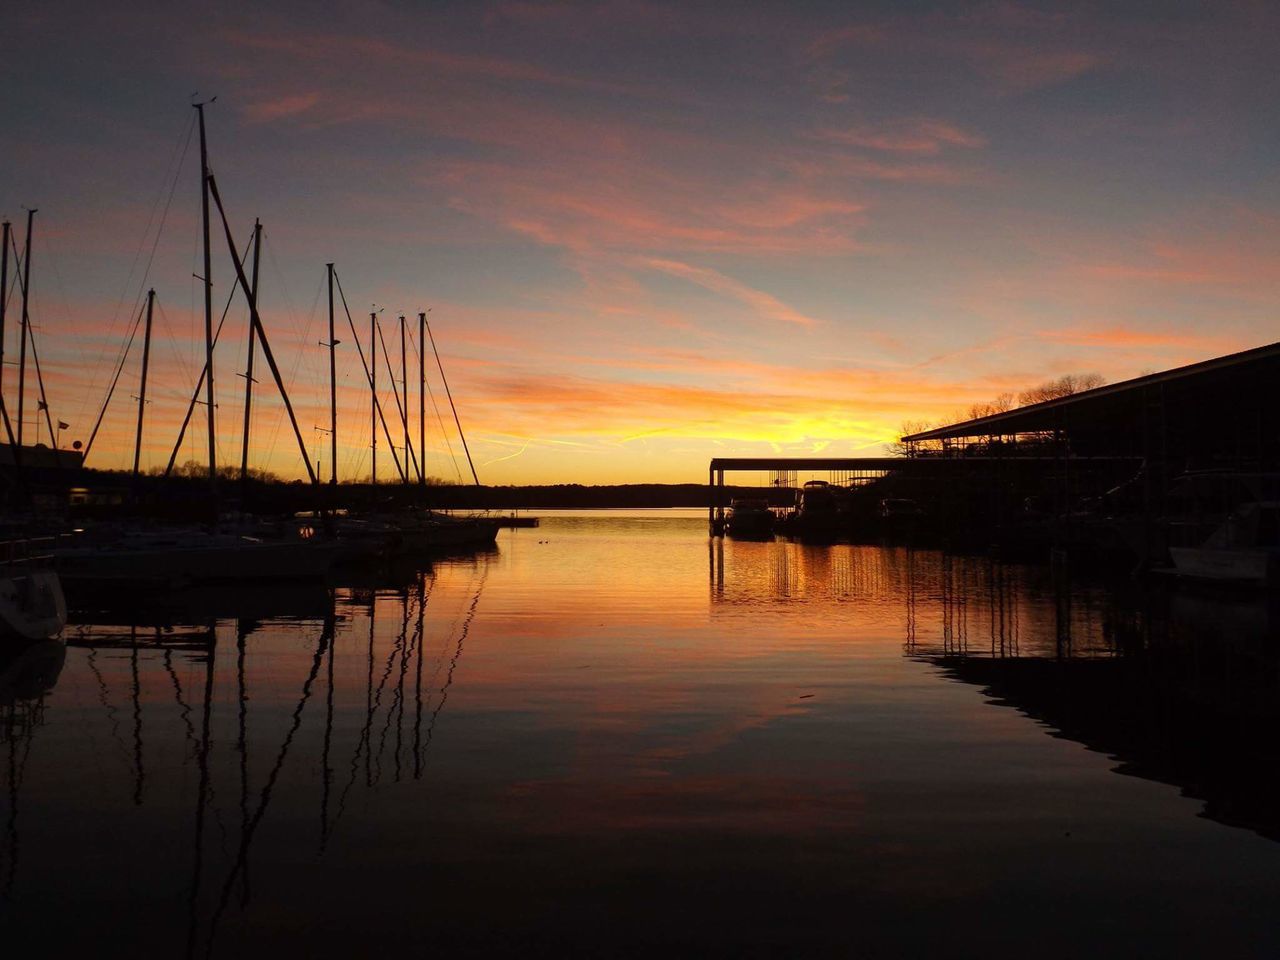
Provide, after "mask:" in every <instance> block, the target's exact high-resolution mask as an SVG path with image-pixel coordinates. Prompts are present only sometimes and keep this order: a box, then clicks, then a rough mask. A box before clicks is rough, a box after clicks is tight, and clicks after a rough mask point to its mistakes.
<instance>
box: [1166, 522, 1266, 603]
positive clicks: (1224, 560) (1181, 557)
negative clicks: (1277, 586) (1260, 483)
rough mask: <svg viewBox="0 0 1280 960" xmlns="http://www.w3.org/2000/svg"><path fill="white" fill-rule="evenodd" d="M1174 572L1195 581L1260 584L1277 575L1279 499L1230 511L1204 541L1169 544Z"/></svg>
mask: <svg viewBox="0 0 1280 960" xmlns="http://www.w3.org/2000/svg"><path fill="white" fill-rule="evenodd" d="M1169 554H1170V556H1172V558H1173V565H1174V573H1176V574H1177V575H1178V576H1180V577H1190V578H1193V579H1196V580H1217V581H1222V582H1234V583H1251V584H1263V583H1267V582H1269V581H1272V582H1274V581H1275V580H1276V578H1277V577H1280V501H1263V502H1254V503H1246V504H1243V505H1241V506H1239V507H1237V508H1236V509H1235V510H1233V511H1232V512H1231V513H1230V514H1229V515H1228V516H1227V518H1226V519H1225V520H1224V521H1223V522H1222V523H1221V524H1220V525H1219V526H1218V527H1217V529H1215V530H1214V531H1213V532H1212V533H1211V534H1210V535H1209V536H1208V537H1207V538H1206V539H1205V540H1204V542H1203V543H1201V544H1199V545H1197V546H1171V547H1170V548H1169Z"/></svg>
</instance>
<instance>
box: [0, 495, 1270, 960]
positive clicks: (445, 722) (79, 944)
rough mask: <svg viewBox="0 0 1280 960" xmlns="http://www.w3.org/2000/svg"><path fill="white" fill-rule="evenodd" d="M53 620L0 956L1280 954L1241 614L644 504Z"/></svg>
mask: <svg viewBox="0 0 1280 960" xmlns="http://www.w3.org/2000/svg"><path fill="white" fill-rule="evenodd" d="M330 610H331V612H332V619H328V618H327V617H326V614H327V613H328V612H329V611H330ZM78 619H80V620H88V621H93V622H82V623H79V624H77V625H74V626H71V627H69V628H68V629H67V631H66V635H65V639H66V640H67V645H66V648H65V663H61V669H60V672H59V669H58V667H59V664H60V661H61V657H62V655H63V648H62V647H61V645H58V644H53V645H45V646H37V647H35V648H32V649H30V650H27V651H25V652H23V653H21V654H19V653H17V652H16V651H13V650H9V651H7V652H5V653H4V654H3V657H0V660H2V662H3V664H4V666H3V668H2V669H3V670H4V675H5V678H6V679H5V680H4V681H0V684H3V685H5V686H7V687H8V689H7V690H4V691H2V692H0V702H2V703H4V704H5V705H4V706H3V707H2V708H0V710H3V713H0V782H2V783H3V784H4V787H5V789H4V791H3V795H2V796H0V814H2V816H0V829H2V830H3V833H2V834H0V904H2V906H0V910H3V914H0V917H2V919H0V925H3V932H4V936H3V940H2V942H4V943H5V944H6V947H14V948H16V947H17V946H19V945H23V944H24V943H26V942H27V941H28V940H29V942H30V944H31V945H37V944H38V945H40V947H41V949H42V950H43V951H44V952H46V953H48V952H49V951H50V950H52V951H53V952H54V953H58V954H61V953H70V952H71V951H72V950H83V951H90V953H88V954H86V955H102V954H104V953H106V954H113V953H130V952H132V953H133V954H134V955H141V954H139V953H138V951H139V950H145V951H148V953H147V954H146V955H155V956H184V955H193V956H207V955H214V956H239V955H246V954H247V955H258V954H265V953H266V952H268V951H273V952H276V953H278V954H279V955H281V956H284V955H297V956H366V955H374V954H375V953H377V952H381V951H384V950H388V949H397V948H404V949H406V950H408V951H412V955H421V954H426V953H429V952H431V951H446V952H451V953H455V954H457V953H462V954H476V955H492V954H495V953H519V954H521V955H528V954H543V953H545V954H555V955H573V954H606V955H612V954H635V955H653V954H656V953H659V952H663V953H668V954H680V955H698V956H706V955H722V954H723V955H734V956H756V955H760V956H765V955H776V956H797V955H823V956H830V955H855V954H856V955H859V956H866V955H879V956H884V955H920V954H923V953H924V952H925V951H926V950H928V951H931V952H933V953H935V954H937V955H945V956H957V955H975V956H976V955H984V956H990V955H992V954H993V952H996V951H998V952H1000V953H1006V952H1010V953H1011V952H1013V951H1014V950H1019V951H1024V952H1026V953H1028V954H1033V955H1036V956H1080V955H1084V954H1086V953H1089V954H1092V955H1096V956H1126V957H1133V956H1156V955H1168V954H1177V955H1182V956H1187V955H1209V954H1210V953H1212V954H1214V955H1217V956H1275V955H1276V954H1277V952H1278V951H1280V915H1278V914H1277V911H1276V910H1275V904H1276V902H1277V896H1278V895H1280V845H1277V844H1276V843H1275V842H1274V841H1273V840H1271V839H1268V837H1270V836H1275V835H1280V833H1278V832H1277V830H1276V828H1275V823H1276V817H1277V815H1276V814H1275V813H1274V812H1272V809H1271V808H1272V806H1273V805H1274V803H1273V801H1274V799H1275V798H1276V796H1277V794H1276V792H1275V790H1274V783H1273V780H1272V778H1273V774H1272V773H1271V770H1272V769H1273V766H1272V765H1271V764H1274V760H1275V759H1276V758H1275V754H1274V748H1273V747H1271V745H1270V742H1269V738H1268V737H1266V736H1265V733H1266V732H1272V733H1273V732H1274V731H1275V729H1276V727H1275V726H1274V725H1271V726H1269V728H1266V729H1265V730H1264V727H1266V725H1267V724H1270V722H1271V720H1272V719H1273V718H1274V717H1275V714H1276V708H1275V701H1276V697H1275V684H1276V678H1277V676H1280V667H1278V666H1277V662H1276V660H1275V656H1274V652H1275V631H1274V626H1273V625H1274V623H1275V619H1276V618H1275V614H1274V611H1272V610H1271V609H1269V608H1268V607H1267V606H1266V605H1265V604H1258V603H1255V602H1253V601H1249V600H1247V599H1243V600H1242V599H1236V598H1220V597H1196V596H1183V595H1174V596H1172V597H1157V598H1155V599H1154V600H1153V599H1152V598H1151V597H1150V596H1135V595H1127V594H1126V595H1117V594H1116V593H1115V592H1114V591H1106V590H1103V589H1101V588H1098V587H1082V586H1076V587H1073V588H1071V589H1070V590H1063V589H1061V585H1060V584H1059V588H1058V589H1056V590H1055V582H1054V580H1053V578H1052V577H1051V576H1050V574H1049V572H1048V571H1047V570H1036V569H1029V568H1020V567H1014V566H1000V565H994V564H991V563H989V562H988V561H986V560H984V559H960V558H947V557H944V556H942V555H940V554H938V553H935V552H924V551H908V550H906V549H905V548H880V547H859V546H834V547H828V546H820V547H805V546H801V545H798V544H791V543H785V542H776V543H740V542H733V541H728V542H723V543H722V542H715V543H709V542H708V539H707V536H706V530H705V517H704V516H703V515H701V514H699V513H697V512H687V513H680V512H670V511H665V512H654V513H652V514H650V515H647V516H643V517H640V516H624V515H610V514H602V513H595V514H591V515H576V516H575V515H556V516H548V517H547V519H545V520H544V523H543V525H542V527H541V528H538V529H532V530H516V531H506V532H504V533H503V534H502V536H501V537H500V538H499V545H498V550H497V551H496V552H494V553H492V554H490V555H485V556H480V557H477V558H471V559H466V560H461V561H452V562H443V563H437V564H436V565H434V567H433V568H432V569H430V570H429V571H427V572H426V573H425V574H422V575H420V576H414V577H412V578H405V579H404V580H403V582H399V583H397V582H395V580H394V579H389V580H388V581H387V582H385V583H382V584H379V583H377V582H374V581H371V582H369V583H366V584H360V585H355V586H344V587H339V588H337V589H336V590H335V592H334V598H333V605H332V607H329V599H328V596H327V595H326V594H325V592H324V591H310V590H305V589H293V590H286V591H275V590H273V591H259V592H256V593H255V592H241V593H239V594H236V595H230V596H228V595H221V594H213V593H210V594H207V595H203V596H194V597H188V598H186V599H185V600H184V602H183V604H182V605H177V604H175V605H174V606H173V608H172V609H170V610H168V611H160V613H159V614H158V615H156V616H148V617H146V618H142V617H132V618H131V617H130V616H128V615H125V616H121V615H119V614H114V615H106V614H98V615H92V616H87V617H85V616H81V617H79V618H78ZM130 619H139V620H143V621H145V622H141V623H138V624H132V623H130V622H129V621H130ZM32 673H34V674H35V675H36V676H37V679H36V680H34V681H29V682H27V683H26V688H23V681H22V680H21V679H15V678H20V677H21V676H22V675H24V674H32ZM41 674H43V675H45V676H46V677H47V678H48V680H47V681H45V682H44V683H43V684H42V683H41V682H40V681H39V679H38V677H39V676H40V675H41ZM15 683H17V684H18V685H19V689H17V690H15V689H14V687H13V684H15ZM42 689H43V690H46V691H47V692H45V693H44V695H43V696H38V695H39V694H40V692H41V690H42ZM15 696H16V697H17V699H16V702H15V699H14V698H15ZM1241 730H1244V731H1245V734H1242V733H1241ZM1249 730H1257V731H1259V733H1260V734H1262V735H1260V736H1259V737H1258V738H1257V742H1254V741H1252V740H1250V739H1249V737H1248V735H1247V732H1248V731H1249ZM1242 736H1243V738H1244V739H1243V741H1242V740H1241V737H1242ZM1122 774H1137V775H1136V776H1135V775H1122ZM15 955H17V954H16V953H15ZM406 955H408V954H406Z"/></svg>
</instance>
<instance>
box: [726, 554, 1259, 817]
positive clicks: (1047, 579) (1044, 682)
mask: <svg viewBox="0 0 1280 960" xmlns="http://www.w3.org/2000/svg"><path fill="white" fill-rule="evenodd" d="M712 551H713V557H712V561H713V567H712V569H713V591H712V598H713V600H714V601H715V602H716V603H717V604H742V605H760V604H790V603H795V602H807V601H810V600H811V599H812V598H813V597H815V596H827V597H830V598H831V599H832V600H834V601H836V602H838V603H841V604H849V605H851V606H852V607H853V608H854V609H855V610H856V611H857V613H855V614H853V615H854V616H856V615H858V614H865V612H866V611H867V610H869V609H874V608H875V607H876V606H878V605H891V606H897V608H898V610H899V614H898V615H899V617H900V619H901V636H902V639H903V649H904V652H905V653H906V654H907V655H908V656H909V657H912V658H917V659H919V660H922V661H924V662H928V663H931V664H933V665H935V666H937V667H939V668H941V670H942V671H943V675H944V676H946V677H947V678H949V679H951V680H955V681H959V682H963V683H968V684H974V685H977V686H979V687H981V688H982V689H983V693H984V694H985V695H986V696H988V697H990V698H991V701H992V702H993V703H995V704H998V705H1001V706H1006V707H1013V708H1015V709H1017V710H1018V711H1020V712H1022V713H1023V714H1025V715H1027V716H1029V717H1032V718H1034V719H1035V720H1038V721H1040V722H1041V723H1043V724H1044V725H1045V726H1046V727H1048V728H1049V730H1050V732H1052V733H1053V734H1054V735H1056V736H1061V737H1066V738H1069V739H1072V740H1076V741H1078V742H1080V743H1083V744H1085V745H1086V746H1087V747H1089V748H1090V749H1091V750H1095V751H1098V752H1100V753H1104V754H1107V755H1108V756H1111V757H1112V758H1113V759H1115V760H1116V761H1118V766H1117V767H1116V768H1115V769H1116V772H1118V773H1124V774H1131V775H1136V776H1140V777H1145V778H1148V779H1152V780H1157V781H1159V782H1162V783H1168V784H1171V785H1174V786H1177V787H1178V788H1179V789H1180V790H1181V791H1182V792H1183V794H1184V795H1186V796H1189V797H1194V798H1196V799H1197V800H1201V801H1203V804H1204V805H1203V814H1204V816H1206V817H1208V818H1210V819H1213V820H1216V821H1219V822H1221V823H1226V824H1230V825H1233V826H1239V827H1246V828H1248V829H1251V830H1254V831H1257V832H1258V833H1260V834H1262V835H1265V836H1267V837H1270V838H1272V839H1280V804H1278V803H1277V800H1280V745H1278V743H1277V741H1276V738H1275V736H1274V731H1275V730H1276V729H1277V728H1280V600H1278V599H1277V598H1275V597H1266V596H1260V595H1233V594H1231V593H1222V592H1217V593H1205V592H1195V591H1191V590H1188V589H1186V588H1181V589H1180V588H1178V587H1176V586H1175V585H1172V584H1167V585H1166V584H1160V583H1156V584H1145V585H1144V584H1137V583H1134V582H1133V581H1121V582H1112V583H1101V582H1089V581H1081V580H1080V579H1079V578H1076V579H1073V578H1072V576H1071V572H1070V571H1069V570H1068V569H1067V568H1066V567H1065V566H1063V565H1057V566H1053V567H1049V568H1037V567H1027V566H1020V565H1013V564H1005V563H999V562H996V561H994V560H992V559H990V558H985V557H966V556H953V555H949V554H945V553H941V552H938V551H917V550H912V549H909V548H905V547H903V548H896V549H894V548H890V549H884V548H877V547H848V548H842V547H836V548H831V549H822V550H814V549H812V548H804V547H799V546H796V545H792V544H781V543H779V544H773V545H770V548H769V549H766V550H763V551H755V550H750V549H746V550H744V549H743V547H742V545H741V544H731V545H729V546H728V548H727V550H726V545H725V544H724V543H723V542H722V541H720V542H717V543H716V544H715V545H714V546H713V548H712ZM796 584H801V585H803V586H802V589H801V590H800V591H799V592H798V593H797V590H796V586H795V585H796Z"/></svg>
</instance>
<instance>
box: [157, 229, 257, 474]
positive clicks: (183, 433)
mask: <svg viewBox="0 0 1280 960" xmlns="http://www.w3.org/2000/svg"><path fill="white" fill-rule="evenodd" d="M252 245H253V233H252V232H251V233H250V234H249V239H248V241H247V242H246V243H245V245H244V253H243V254H242V255H241V257H240V259H241V260H242V261H243V260H244V258H245V257H247V256H248V255H249V248H250V247H251V246H252ZM239 289H240V288H239V287H238V286H237V285H236V284H232V285H231V292H230V293H229V294H227V304H226V306H224V307H223V308H222V317H221V318H220V319H219V320H218V328H217V329H216V330H215V331H214V334H213V345H214V346H215V347H216V346H217V345H218V338H219V337H220V336H222V325H223V324H224V323H226V322H227V314H228V313H230V312H231V302H232V301H233V300H234V299H235V296H236V291H237V290H239ZM161 312H162V313H163V308H161ZM208 372H209V367H208V364H205V363H202V364H201V365H200V377H199V379H198V380H197V381H196V388H195V392H194V393H193V394H192V396H191V401H190V403H189V404H188V405H187V415H186V417H184V418H183V421H182V426H181V427H180V428H179V430H178V439H177V441H176V442H175V443H174V445H173V453H172V454H170V456H169V465H168V466H167V467H166V468H165V472H164V473H165V476H166V477H167V476H168V475H169V473H170V471H172V470H173V462H174V460H176V459H177V456H178V450H179V448H181V446H182V440H183V438H184V437H185V436H186V435H187V426H188V424H190V423H191V414H192V413H194V412H195V408H196V402H197V400H198V399H199V397H200V388H201V387H202V386H204V378H205V375H206V374H207V373H208ZM214 402H215V403H216V402H217V398H215V399H214Z"/></svg>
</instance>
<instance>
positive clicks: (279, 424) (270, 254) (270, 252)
mask: <svg viewBox="0 0 1280 960" xmlns="http://www.w3.org/2000/svg"><path fill="white" fill-rule="evenodd" d="M263 236H264V237H265V236H266V231H265V230H263ZM265 249H266V251H267V258H268V259H269V260H270V261H271V267H272V269H273V270H275V274H276V279H277V280H279V281H280V295H281V297H282V298H283V300H284V312H285V315H286V316H287V317H288V318H289V319H290V321H292V323H293V332H294V334H295V336H296V335H298V323H297V312H296V311H295V310H294V308H293V300H292V298H291V297H290V295H289V288H288V286H287V285H286V283H285V279H284V271H282V270H281V269H280V263H279V261H277V260H276V255H275V251H274V248H273V247H271V246H269V245H268V246H266V247H265ZM323 290H324V278H323V275H322V277H321V279H320V281H319V283H318V284H317V286H316V294H315V297H314V298H312V301H311V310H310V311H309V312H308V314H307V323H306V326H305V327H304V328H303V330H302V333H301V336H302V340H301V341H300V344H299V347H298V349H296V350H294V351H293V368H292V369H291V370H290V371H289V380H288V386H290V387H293V386H294V385H295V384H296V383H297V381H298V367H300V366H301V365H302V359H303V355H304V354H308V355H309V353H308V351H307V350H306V349H305V348H306V346H307V344H309V343H310V339H311V330H312V328H313V327H314V326H315V316H316V307H317V306H318V305H319V303H320V294H321V293H322V292H323ZM258 318H259V319H261V318H262V311H261V309H259V311H258ZM311 372H312V373H313V374H314V373H315V365H314V358H313V359H312V364H311ZM283 427H284V417H281V416H280V415H279V411H277V414H276V422H275V428H274V429H273V431H272V433H271V440H270V442H269V443H268V444H267V455H266V457H265V459H266V461H268V462H270V460H271V459H272V457H274V456H275V451H276V444H277V443H278V442H279V439H280V431H281V430H282V429H283Z"/></svg>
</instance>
